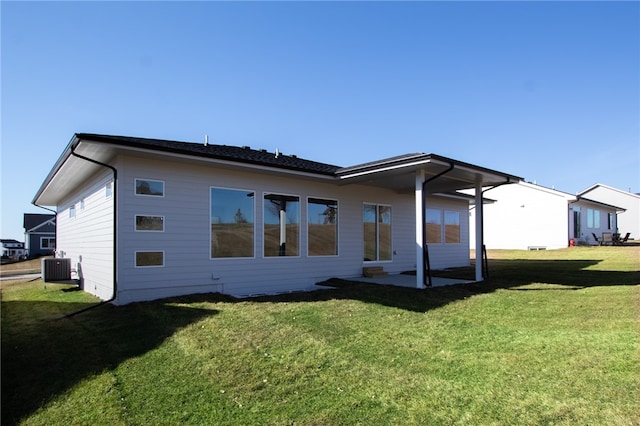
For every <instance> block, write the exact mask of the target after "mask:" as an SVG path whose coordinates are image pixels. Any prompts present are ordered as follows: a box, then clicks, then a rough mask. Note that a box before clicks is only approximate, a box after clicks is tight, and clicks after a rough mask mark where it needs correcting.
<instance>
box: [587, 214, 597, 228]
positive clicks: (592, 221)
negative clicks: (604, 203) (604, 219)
mask: <svg viewBox="0 0 640 426" xmlns="http://www.w3.org/2000/svg"><path fill="white" fill-rule="evenodd" d="M587 228H593V229H597V228H600V211H599V210H594V209H587Z"/></svg>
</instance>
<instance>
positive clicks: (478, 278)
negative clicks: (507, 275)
mask: <svg viewBox="0 0 640 426" xmlns="http://www.w3.org/2000/svg"><path fill="white" fill-rule="evenodd" d="M475 195H476V282H480V281H483V280H484V277H483V274H482V246H483V245H484V241H483V238H484V237H483V232H482V223H483V218H482V210H483V209H482V176H478V177H477V178H476V194H475Z"/></svg>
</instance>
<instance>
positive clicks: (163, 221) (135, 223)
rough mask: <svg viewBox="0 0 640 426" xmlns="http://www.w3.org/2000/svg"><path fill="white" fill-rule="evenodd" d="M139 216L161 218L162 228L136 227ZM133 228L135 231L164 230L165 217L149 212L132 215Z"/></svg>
mask: <svg viewBox="0 0 640 426" xmlns="http://www.w3.org/2000/svg"><path fill="white" fill-rule="evenodd" d="M139 217H157V218H161V221H162V229H138V218H139ZM133 230H134V231H135V232H160V233H161V232H164V230H165V219H164V215H151V214H136V215H134V216H133Z"/></svg>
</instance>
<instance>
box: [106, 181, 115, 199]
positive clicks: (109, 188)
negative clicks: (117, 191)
mask: <svg viewBox="0 0 640 426" xmlns="http://www.w3.org/2000/svg"><path fill="white" fill-rule="evenodd" d="M112 194H113V183H112V182H107V184H106V185H105V186H104V196H105V197H106V198H109V197H111V195H112Z"/></svg>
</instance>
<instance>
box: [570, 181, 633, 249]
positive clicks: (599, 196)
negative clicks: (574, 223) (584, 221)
mask: <svg viewBox="0 0 640 426" xmlns="http://www.w3.org/2000/svg"><path fill="white" fill-rule="evenodd" d="M581 195H583V196H584V197H586V198H589V199H591V200H594V201H599V202H601V203H605V204H609V205H612V206H616V207H622V208H624V209H626V211H625V212H623V213H620V214H619V215H618V232H620V234H621V235H622V236H623V237H624V235H625V234H626V233H627V232H631V237H630V238H633V239H636V240H638V239H640V195H637V194H634V193H631V192H626V191H622V190H619V189H615V188H611V187H608V186H606V185H595V186H594V187H592V188H590V189H588V190H587V191H586V192H582V193H581Z"/></svg>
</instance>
